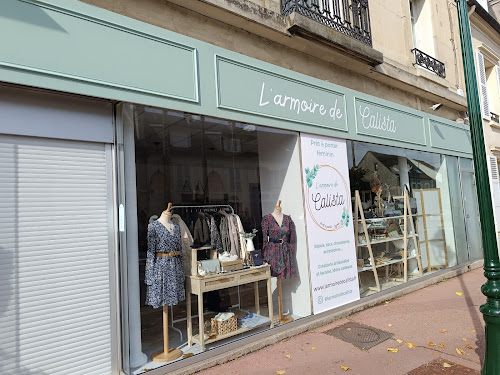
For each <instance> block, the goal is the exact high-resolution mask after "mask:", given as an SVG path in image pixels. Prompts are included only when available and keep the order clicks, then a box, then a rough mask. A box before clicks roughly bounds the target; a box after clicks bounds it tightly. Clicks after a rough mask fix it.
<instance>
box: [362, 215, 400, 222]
mask: <svg viewBox="0 0 500 375" xmlns="http://www.w3.org/2000/svg"><path fill="white" fill-rule="evenodd" d="M404 218H405V215H398V216H384V217H372V218H371V219H365V221H367V222H368V221H371V220H382V219H385V220H392V219H404ZM358 221H359V222H361V221H362V219H358Z"/></svg>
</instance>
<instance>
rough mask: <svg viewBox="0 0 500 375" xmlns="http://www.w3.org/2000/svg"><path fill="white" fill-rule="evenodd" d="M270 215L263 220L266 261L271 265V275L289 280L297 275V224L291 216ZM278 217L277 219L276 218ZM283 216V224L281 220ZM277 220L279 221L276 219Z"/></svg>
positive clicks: (263, 247)
mask: <svg viewBox="0 0 500 375" xmlns="http://www.w3.org/2000/svg"><path fill="white" fill-rule="evenodd" d="M279 213H280V214H281V215H278V213H276V215H273V214H269V215H266V216H264V217H263V218H262V223H261V224H262V235H263V236H264V244H263V246H262V249H263V252H264V259H265V260H266V262H267V263H269V264H270V265H271V275H272V276H274V277H278V278H280V279H289V278H291V277H294V276H296V275H297V264H296V259H295V251H296V243H297V234H296V232H295V224H294V222H293V220H292V218H291V217H290V216H289V215H284V214H282V213H281V210H280V212H279ZM275 216H276V217H275ZM280 216H281V219H282V221H281V223H279V222H278V221H279V219H280ZM276 218H277V219H276Z"/></svg>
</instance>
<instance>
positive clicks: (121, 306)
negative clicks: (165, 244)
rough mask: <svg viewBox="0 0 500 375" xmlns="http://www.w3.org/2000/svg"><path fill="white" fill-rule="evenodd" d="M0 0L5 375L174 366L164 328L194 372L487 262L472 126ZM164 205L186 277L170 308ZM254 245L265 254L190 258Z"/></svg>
mask: <svg viewBox="0 0 500 375" xmlns="http://www.w3.org/2000/svg"><path fill="white" fill-rule="evenodd" d="M0 10H1V12H0V13H2V14H3V15H4V16H3V17H4V18H3V21H2V23H1V24H0V27H1V28H2V31H3V32H5V33H6V32H9V33H11V34H12V35H14V36H13V40H14V41H15V42H13V40H11V41H9V43H6V44H5V45H2V47H3V58H2V62H1V63H0V80H1V81H2V82H3V83H4V85H3V86H2V88H1V89H0V92H1V93H2V96H1V98H2V99H1V103H0V106H1V108H2V113H5V114H7V116H6V117H5V118H6V119H8V121H2V123H1V125H0V134H1V135H0V145H2V149H3V152H2V155H5V158H3V160H2V162H1V164H0V168H1V171H2V175H5V178H6V180H5V181H8V182H9V183H10V185H9V184H7V185H6V187H3V186H2V189H6V191H5V192H6V194H4V195H2V197H4V198H2V199H5V201H4V202H3V203H2V207H6V209H7V212H8V215H5V216H6V217H7V216H9V217H15V218H16V220H13V221H12V222H14V223H15V224H12V225H13V226H12V227H8V226H7V227H4V229H3V230H4V231H3V232H1V233H2V243H4V244H5V246H2V247H4V248H3V249H2V251H4V252H5V255H6V257H5V258H6V259H9V262H6V263H4V265H2V267H5V270H8V269H15V270H16V272H14V273H11V276H10V277H9V278H7V279H6V283H5V285H8V287H7V288H6V289H5V290H4V291H3V292H1V293H0V298H2V299H3V300H4V301H5V302H6V304H5V305H6V306H7V308H6V309H5V310H4V311H1V310H0V327H2V332H4V331H6V332H9V333H11V334H9V335H6V336H5V337H4V338H3V339H1V340H0V352H2V353H6V354H5V356H4V355H2V356H1V357H2V358H6V360H3V359H2V362H1V363H0V369H1V370H2V371H3V372H4V373H16V374H21V373H26V374H29V373H32V372H34V371H38V372H39V373H50V374H55V373H61V374H64V373H65V371H66V373H67V371H68V369H71V371H73V373H96V374H104V373H120V371H121V372H123V373H126V374H132V373H143V372H148V371H151V373H154V374H160V373H168V372H169V371H170V370H169V366H166V367H164V366H165V365H166V364H167V363H168V362H167V361H166V360H164V361H161V357H160V361H157V362H155V361H153V359H154V358H155V353H156V352H157V351H158V350H159V351H160V352H161V351H162V348H163V345H164V336H165V333H167V332H168V337H169V345H170V347H172V348H178V349H179V350H180V351H181V352H179V354H178V355H177V356H176V358H175V359H174V361H175V362H174V363H176V364H177V366H178V363H179V362H185V363H186V365H187V364H190V363H193V362H194V361H203V360H204V359H206V358H207V356H209V355H210V352H211V351H212V350H216V351H218V352H220V351H221V350H222V351H223V350H225V349H224V347H223V345H225V344H228V343H229V344H231V343H233V344H234V342H236V340H240V339H242V338H246V339H247V340H248V339H249V340H252V339H253V338H252V337H254V338H255V337H259V336H258V335H257V336H251V335H254V334H262V335H265V334H268V332H269V330H270V329H271V330H272V329H273V326H285V325H286V324H290V326H293V325H294V324H299V323H300V319H301V318H303V317H308V316H314V315H318V314H325V313H328V311H331V310H332V309H334V308H340V307H341V306H342V305H343V304H346V303H348V302H353V301H357V300H359V299H360V298H362V297H365V296H368V295H371V294H373V293H376V292H377V291H380V290H386V289H388V288H391V287H397V286H398V285H402V284H404V283H405V282H407V281H410V280H416V279H418V278H419V277H422V276H424V275H426V274H429V273H432V272H435V271H437V270H441V269H444V268H448V267H453V266H456V265H460V264H464V263H466V262H470V261H475V260H478V259H480V258H481V256H482V251H481V243H480V235H479V231H480V229H479V227H478V221H477V217H478V215H477V205H476V204H475V187H474V184H473V170H472V160H471V158H472V150H471V142H470V133H469V130H468V127H467V126H466V125H464V124H461V123H457V122H452V121H449V120H447V119H444V118H441V117H437V116H434V115H430V114H427V113H424V112H420V111H418V110H415V109H412V108H409V107H405V106H402V105H399V104H395V103H392V102H390V101H386V100H384V99H381V98H378V97H375V96H371V95H368V94H366V93H361V92H357V91H354V90H351V89H348V88H345V87H342V86H338V85H335V84H332V83H329V82H326V81H322V80H319V79H315V78H312V77H309V76H306V75H302V74H299V73H296V72H293V71H291V70H286V69H283V68H280V67H277V66H275V65H272V64H269V63H265V62H262V61H260V60H257V59H253V58H250V57H247V56H243V55H240V54H237V53H235V52H232V51H229V50H226V49H223V48H219V47H216V46H214V45H211V44H207V43H204V42H200V41H198V40H195V39H191V38H188V37H185V36H182V35H179V34H175V33H173V32H169V31H166V30H163V29H159V28H156V27H154V26H151V25H148V24H145V23H141V22H138V21H134V20H132V19H129V18H126V17H123V16H119V15H116V14H113V13H110V12H106V11H103V10H101V9H98V8H94V7H90V6H87V5H84V4H81V3H79V2H70V3H69V4H68V3H66V2H63V1H61V2H58V5H57V6H56V5H49V4H47V3H46V2H41V1H10V2H7V3H6V4H3V5H1V6H0ZM90 36H94V37H92V38H90ZM49 41H54V42H53V43H49ZM19 45H22V46H23V48H22V49H20V48H19ZM42 46H43V47H42ZM42 49H43V50H42ZM35 52H36V53H35ZM33 88H36V89H43V90H34V89H33ZM55 92H58V93H57V94H55ZM89 97H92V98H98V99H89ZM12 166H14V168H12ZM51 168H52V172H51ZM37 171H38V172H37ZM33 181H36V182H33ZM23 184H24V186H23ZM464 196H466V197H467V199H463V197H464ZM168 203H172V205H173V206H172V207H171V213H172V214H173V215H172V217H174V216H175V220H174V222H175V223H177V225H174V226H173V227H172V228H174V232H172V233H174V234H175V233H177V232H175V230H179V238H180V242H179V243H178V245H179V246H180V248H179V249H178V250H179V251H178V253H179V254H177V250H176V251H174V252H176V254H175V255H173V254H170V255H166V256H165V258H169V259H167V261H170V260H172V259H173V258H174V257H175V258H176V259H180V260H181V263H180V264H181V265H182V269H183V272H184V274H185V275H186V278H185V279H184V277H182V280H185V283H184V284H183V285H180V284H179V285H178V286H176V287H175V288H177V289H176V290H175V293H174V294H175V295H176V297H175V298H173V297H172V295H171V294H172V293H171V292H172V291H169V293H167V294H168V296H163V298H160V300H161V301H160V302H159V303H156V302H154V301H153V300H154V298H153V297H152V296H153V294H154V293H153V292H154V291H153V289H152V285H155V284H154V283H155V282H156V281H157V280H155V277H156V276H155V275H157V273H155V272H156V271H155V272H152V271H153V268H154V267H156V265H157V261H158V259H160V257H158V256H156V255H155V250H154V249H153V248H152V246H151V243H152V238H155V235H153V230H152V228H154V225H156V224H154V223H158V222H157V221H155V220H156V219H157V218H158V217H159V216H161V214H162V211H164V210H165V209H166V208H167V206H168ZM37 207H38V216H39V217H45V219H37V220H33V221H29V220H27V221H23V220H22V218H26V216H30V215H31V214H32V213H33V210H36V209H37ZM276 207H278V208H279V209H281V212H282V213H283V214H284V216H283V218H281V217H280V216H279V215H278V217H277V218H275V216H272V215H271V213H273V211H274V210H275V209H276ZM278 211H280V210H278ZM35 212H36V211H35ZM281 220H282V221H281ZM224 221H225V222H227V224H226V229H225V230H224V229H222V228H223V227H224V224H222V222H224ZM9 222H10V221H9ZM29 223H32V224H33V225H35V224H36V225H37V227H36V229H37V230H36V231H35V230H33V231H31V229H30V228H32V227H31V226H30V225H29ZM213 223H215V225H214V226H213V225H212V224H213ZM229 223H231V224H229ZM205 224H206V228H205ZM209 227H210V229H209ZM231 227H232V228H233V229H232V230H231ZM159 228H162V227H159ZM214 228H215V229H214ZM33 229H35V228H33ZM253 229H256V231H257V232H256V236H255V238H253V239H250V241H248V240H246V239H245V235H244V234H242V233H251V232H252V230H253ZM158 230H163V229H158ZM214 230H215V232H218V233H219V234H218V236H219V237H220V244H219V243H217V241H216V240H215V237H214ZM207 231H208V232H207ZM155 233H157V232H155ZM224 233H225V234H224ZM231 233H232V234H231ZM4 236H5V241H4ZM165 236H167V237H168V236H169V234H168V233H167V232H165ZM176 236H177V234H176ZM40 239H43V241H40ZM251 244H253V245H254V247H255V248H256V249H258V250H260V249H263V250H265V251H264V252H263V253H261V255H262V256H263V257H264V260H266V261H267V262H268V263H269V264H270V265H266V264H262V265H259V263H258V261H257V262H256V263H255V264H254V265H253V266H251V265H249V264H248V263H247V265H246V267H245V268H242V269H236V270H233V271H228V272H220V271H219V272H217V271H215V272H214V273H213V274H211V273H209V272H210V270H205V269H203V267H208V264H209V263H210V262H207V263H206V264H203V265H201V270H200V269H199V267H198V264H197V263H196V261H197V260H202V259H203V258H217V256H216V255H215V253H218V254H219V255H220V254H222V253H224V252H225V251H227V252H228V253H230V254H232V255H234V256H236V258H240V259H241V258H246V253H247V252H248V251H249V250H250V247H251ZM176 246H177V245H176ZM68 249H71V251H69V250H68ZM176 249H177V248H176ZM192 249H200V250H192ZM210 249H213V250H215V251H210ZM247 250H248V251H247ZM68 252H69V253H70V254H68ZM156 252H162V253H164V252H163V251H156ZM193 254H194V255H193ZM233 258H234V257H233ZM55 259H59V260H60V261H56V260H55ZM205 260H210V259H205ZM212 260H215V259H212ZM232 260H234V259H232ZM215 263H217V262H215ZM213 264H214V262H212V265H213ZM56 265H57V267H56ZM220 265H221V263H218V267H220ZM232 265H234V264H232ZM240 266H242V264H241V261H240ZM223 267H224V266H223ZM226 267H227V266H226ZM155 270H156V269H155ZM175 272H179V270H177V271H175ZM207 272H208V273H207ZM6 273H7V271H6V272H2V274H6ZM278 280H279V281H278ZM61 284H62V285H61ZM181 284H182V283H181ZM184 295H186V297H188V298H184V297H183V296H184ZM156 297H157V296H156ZM38 301H46V305H45V306H39V305H38ZM165 301H167V302H165ZM35 304H36V305H37V306H36V307H35ZM71 306H74V310H76V311H74V312H69V313H68V310H69V311H71V309H72V307H71ZM166 306H167V307H166ZM162 311H163V313H162ZM221 312H233V313H234V314H236V316H237V317H238V318H239V320H238V322H237V323H236V324H237V325H236V327H237V329H238V330H239V331H237V332H235V331H233V330H232V329H230V328H227V330H226V331H219V330H218V328H217V326H215V327H213V326H212V325H211V324H210V322H211V318H213V317H214V316H215V315H216V314H217V313H221ZM276 314H278V316H279V315H281V316H279V317H278V319H276V318H274V315H276ZM230 319H231V318H230ZM232 319H233V320H235V321H236V318H232ZM295 321H297V323H296V322H295ZM165 322H166V324H165ZM217 324H219V323H216V325H217ZM221 324H222V323H221ZM228 324H229V323H228ZM12 327H16V329H14V330H13V329H12ZM200 327H202V331H203V332H204V334H203V335H200V333H199V328H200ZM224 329H226V328H224ZM65 340H66V341H65ZM76 342H77V343H78V347H79V349H78V350H79V351H80V353H81V354H79V359H78V361H75V360H74V350H77V349H75V347H73V346H72V345H77V344H76ZM82 342H85V343H86V344H87V346H84V347H83V349H81V347H82ZM73 343H75V344H73ZM41 348H43V350H42V349H41ZM214 352H215V351H212V353H214ZM90 358H99V359H100V360H101V361H100V362H99V361H97V360H95V359H92V361H90ZM172 358H173V357H172ZM172 358H170V359H172ZM89 361H90V362H89ZM156 368H158V369H157V370H155V369H156Z"/></svg>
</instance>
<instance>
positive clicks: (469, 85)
mask: <svg viewBox="0 0 500 375" xmlns="http://www.w3.org/2000/svg"><path fill="white" fill-rule="evenodd" d="M456 1H457V8H458V22H459V26H460V39H461V44H462V57H463V62H464V74H465V87H466V90H467V106H468V108H469V121H470V131H471V137H472V152H473V158H474V169H475V174H476V187H477V193H478V203H479V216H480V218H481V232H482V238H483V249H484V276H485V277H486V278H487V281H486V283H485V284H484V285H483V286H482V287H481V291H482V292H483V294H484V295H485V296H486V303H485V304H484V305H481V307H480V309H479V310H480V311H481V312H482V313H483V318H484V321H485V323H486V327H485V338H486V343H485V345H486V347H485V358H484V363H483V369H482V371H481V374H482V375H499V374H500V260H499V259H498V249H497V238H496V230H495V222H494V218H493V208H492V204H491V193H490V183H489V177H488V164H487V163H486V150H485V145H484V134H483V120H482V116H481V107H480V104H479V94H478V87H477V81H476V70H475V69H474V55H473V50H472V41H471V34H470V28H469V15H468V8H467V2H466V0H456Z"/></svg>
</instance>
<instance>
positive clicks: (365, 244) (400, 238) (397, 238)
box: [358, 233, 418, 247]
mask: <svg viewBox="0 0 500 375" xmlns="http://www.w3.org/2000/svg"><path fill="white" fill-rule="evenodd" d="M412 236H413V234H408V236H407V237H406V239H407V240H409V239H411V237H412ZM415 237H418V234H417V233H415ZM396 240H404V236H400V237H387V238H386V239H385V240H373V241H370V245H376V244H378V243H384V242H392V241H396ZM358 247H368V244H367V243H358Z"/></svg>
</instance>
